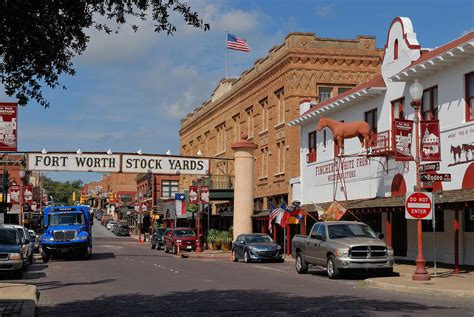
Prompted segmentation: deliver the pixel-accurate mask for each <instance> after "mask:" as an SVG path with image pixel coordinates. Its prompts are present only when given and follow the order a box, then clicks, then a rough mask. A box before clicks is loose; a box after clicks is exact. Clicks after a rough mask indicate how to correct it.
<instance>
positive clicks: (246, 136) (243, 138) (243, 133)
mask: <svg viewBox="0 0 474 317" xmlns="http://www.w3.org/2000/svg"><path fill="white" fill-rule="evenodd" d="M240 138H241V139H242V140H243V141H247V140H248V138H249V135H248V134H247V133H245V132H242V133H240Z"/></svg>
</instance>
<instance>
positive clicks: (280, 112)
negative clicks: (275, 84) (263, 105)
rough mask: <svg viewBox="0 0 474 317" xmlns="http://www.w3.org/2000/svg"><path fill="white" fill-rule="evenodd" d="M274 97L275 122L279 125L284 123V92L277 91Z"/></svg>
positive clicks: (281, 90)
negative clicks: (275, 99)
mask: <svg viewBox="0 0 474 317" xmlns="http://www.w3.org/2000/svg"><path fill="white" fill-rule="evenodd" d="M275 96H276V97H277V119H278V120H277V121H278V124H279V123H283V122H285V111H286V105H285V92H284V90H283V88H282V89H279V90H278V91H277V92H275Z"/></svg>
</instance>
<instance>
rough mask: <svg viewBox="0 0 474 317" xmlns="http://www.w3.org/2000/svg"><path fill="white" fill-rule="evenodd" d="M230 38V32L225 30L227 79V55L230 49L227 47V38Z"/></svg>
mask: <svg viewBox="0 0 474 317" xmlns="http://www.w3.org/2000/svg"><path fill="white" fill-rule="evenodd" d="M228 38H229V32H228V31H225V79H227V55H228V54H229V53H228V52H229V50H228V49H227V39H228Z"/></svg>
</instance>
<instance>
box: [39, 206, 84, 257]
mask: <svg viewBox="0 0 474 317" xmlns="http://www.w3.org/2000/svg"><path fill="white" fill-rule="evenodd" d="M43 216H44V218H43V226H44V228H45V231H44V233H43V235H42V236H41V241H40V246H41V257H42V259H43V261H44V262H48V261H49V259H50V258H51V256H52V255H58V254H64V255H65V254H78V255H80V256H82V257H83V258H84V259H88V258H89V257H90V256H91V255H92V220H91V215H90V213H89V206H60V207H56V206H50V207H46V208H45V209H44V213H43Z"/></svg>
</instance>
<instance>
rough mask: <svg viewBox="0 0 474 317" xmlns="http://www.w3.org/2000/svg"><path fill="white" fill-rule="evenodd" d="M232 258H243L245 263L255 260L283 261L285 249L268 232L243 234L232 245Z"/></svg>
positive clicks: (235, 260)
mask: <svg viewBox="0 0 474 317" xmlns="http://www.w3.org/2000/svg"><path fill="white" fill-rule="evenodd" d="M232 259H233V260H234V262H237V261H238V260H239V259H243V260H244V262H245V263H249V262H253V261H277V262H283V261H284V259H283V251H282V250H281V247H280V246H279V245H278V244H277V243H276V242H275V241H273V239H272V238H270V236H269V235H267V234H262V233H251V234H241V235H239V236H238V237H237V239H235V242H234V243H233V245H232Z"/></svg>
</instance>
